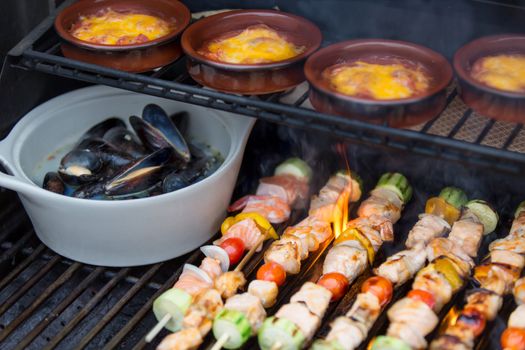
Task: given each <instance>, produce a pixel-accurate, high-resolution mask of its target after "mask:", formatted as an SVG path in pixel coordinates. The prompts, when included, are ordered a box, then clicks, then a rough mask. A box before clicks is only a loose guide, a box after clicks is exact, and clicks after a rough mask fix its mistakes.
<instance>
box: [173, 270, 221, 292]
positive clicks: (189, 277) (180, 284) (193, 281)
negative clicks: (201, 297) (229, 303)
mask: <svg viewBox="0 0 525 350" xmlns="http://www.w3.org/2000/svg"><path fill="white" fill-rule="evenodd" d="M173 287H174V288H180V289H182V290H184V291H186V292H188V293H189V294H191V295H194V296H195V295H197V294H199V293H201V292H202V291H203V290H205V289H208V288H211V287H213V285H212V284H210V283H209V282H208V281H205V280H204V279H203V278H202V277H201V276H199V275H198V274H197V273H195V272H194V271H191V270H186V271H184V272H183V273H182V274H181V275H180V277H179V280H178V281H177V283H175V285H174V286H173Z"/></svg>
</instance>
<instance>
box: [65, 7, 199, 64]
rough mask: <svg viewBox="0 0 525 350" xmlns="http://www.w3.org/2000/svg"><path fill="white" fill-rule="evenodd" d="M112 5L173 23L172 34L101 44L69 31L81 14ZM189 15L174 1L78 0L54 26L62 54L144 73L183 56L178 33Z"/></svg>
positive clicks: (85, 14) (97, 10) (186, 24)
mask: <svg viewBox="0 0 525 350" xmlns="http://www.w3.org/2000/svg"><path fill="white" fill-rule="evenodd" d="M107 8H111V9H112V10H115V11H118V12H128V13H144V14H149V15H153V16H157V17H159V18H161V19H164V20H166V21H170V22H172V21H173V22H174V23H175V26H174V29H173V31H172V32H171V33H169V34H168V35H166V36H163V37H160V38H158V39H155V40H149V41H147V42H145V43H141V44H132V45H104V44H95V43H90V42H87V41H82V40H79V39H77V38H75V37H74V36H73V35H71V33H70V32H69V31H70V29H71V27H72V26H73V25H74V24H75V23H76V22H77V21H78V20H79V18H80V16H89V15H94V14H96V13H98V12H99V11H101V10H105V9H107ZM190 19H191V14H190V11H189V10H188V8H187V7H186V6H184V4H182V3H181V2H179V1H174V0H148V1H143V0H81V1H78V2H76V3H74V4H73V5H71V6H69V7H67V8H65V9H64V10H63V11H62V12H60V13H59V14H58V16H57V17H56V19H55V29H56V31H57V33H58V35H60V37H61V38H62V39H63V42H62V44H61V49H62V53H63V55H64V56H66V57H68V58H72V59H75V60H79V61H83V62H88V63H93V64H98V65H101V66H106V67H110V68H115V69H119V70H123V71H127V72H146V71H149V70H152V69H154V68H158V67H161V66H164V65H166V64H169V63H171V62H173V61H175V60H176V59H177V58H179V57H180V56H181V55H182V50H181V48H180V43H179V42H178V36H179V34H180V33H181V32H182V31H183V30H184V29H185V28H186V27H187V26H188V24H189V23H190Z"/></svg>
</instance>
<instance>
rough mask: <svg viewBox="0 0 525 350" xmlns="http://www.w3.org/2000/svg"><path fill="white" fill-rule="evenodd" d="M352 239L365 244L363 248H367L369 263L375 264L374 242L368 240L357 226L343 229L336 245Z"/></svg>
mask: <svg viewBox="0 0 525 350" xmlns="http://www.w3.org/2000/svg"><path fill="white" fill-rule="evenodd" d="M350 240H352V241H357V242H359V243H360V244H361V245H362V246H363V248H365V249H366V254H367V256H368V263H369V264H370V265H373V264H374V258H375V251H374V247H373V246H372V243H371V242H370V241H369V240H368V238H367V237H366V236H365V235H364V234H363V233H362V232H361V231H359V230H358V229H357V228H355V227H351V228H349V229H347V230H345V231H343V233H341V234H340V235H339V237H337V238H336V240H335V242H334V245H339V244H343V243H344V242H345V241H350Z"/></svg>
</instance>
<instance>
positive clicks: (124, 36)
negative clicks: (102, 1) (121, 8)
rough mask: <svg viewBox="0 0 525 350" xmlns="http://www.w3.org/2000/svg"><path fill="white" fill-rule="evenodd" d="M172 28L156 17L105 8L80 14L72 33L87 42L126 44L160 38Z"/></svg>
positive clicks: (171, 25)
mask: <svg viewBox="0 0 525 350" xmlns="http://www.w3.org/2000/svg"><path fill="white" fill-rule="evenodd" d="M172 30H173V24H170V23H168V22H167V21H165V20H163V19H161V18H158V17H155V16H150V15H146V14H140V13H120V12H116V11H113V10H111V9H107V10H106V11H104V12H103V13H101V14H97V15H93V16H86V17H85V16H81V17H80V19H79V21H78V22H77V23H76V24H75V25H74V27H73V28H72V30H71V34H72V35H73V36H74V37H75V38H77V39H80V40H83V41H88V42H90V43H96V44H106V45H129V44H138V43H144V42H147V41H150V40H154V39H157V38H160V37H162V36H165V35H167V34H168V33H170V32H171V31H172Z"/></svg>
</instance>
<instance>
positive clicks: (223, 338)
mask: <svg viewBox="0 0 525 350" xmlns="http://www.w3.org/2000/svg"><path fill="white" fill-rule="evenodd" d="M228 339H230V336H229V335H228V334H227V333H224V334H223V335H222V336H221V337H220V338H219V339H218V340H217V342H216V343H215V344H213V346H212V348H211V349H210V350H220V349H222V346H223V345H224V344H226V342H227V341H228Z"/></svg>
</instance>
